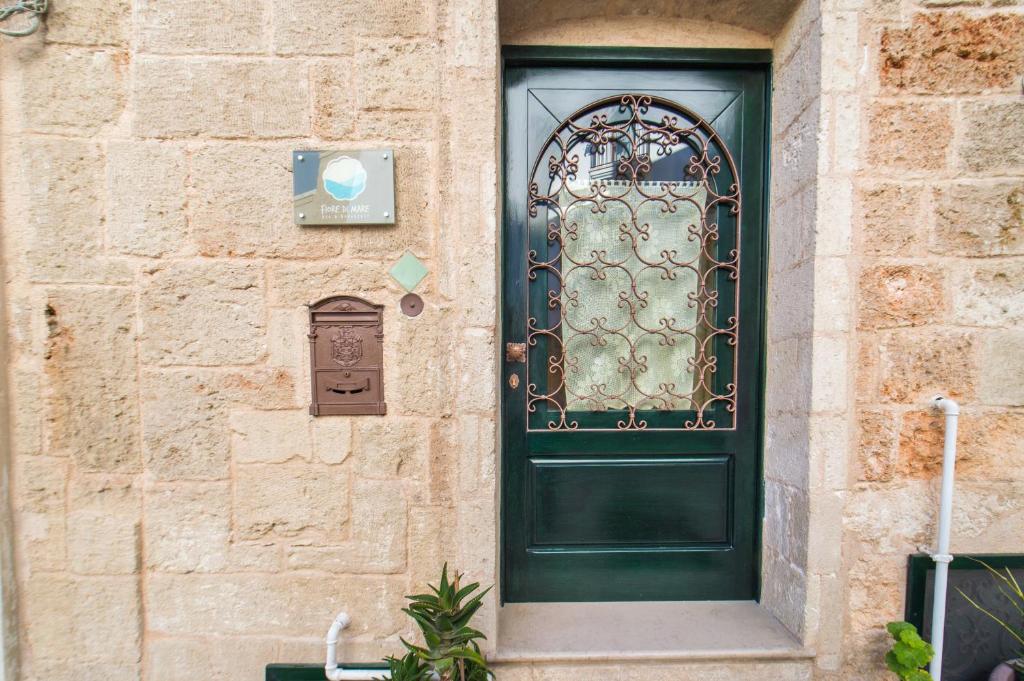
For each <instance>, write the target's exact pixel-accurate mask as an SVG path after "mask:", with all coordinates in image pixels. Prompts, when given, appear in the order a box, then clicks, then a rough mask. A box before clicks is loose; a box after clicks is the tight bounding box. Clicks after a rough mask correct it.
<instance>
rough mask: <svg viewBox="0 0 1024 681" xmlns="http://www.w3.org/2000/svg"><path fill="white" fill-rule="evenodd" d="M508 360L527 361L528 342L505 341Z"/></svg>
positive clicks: (506, 358) (506, 359)
mask: <svg viewBox="0 0 1024 681" xmlns="http://www.w3.org/2000/svg"><path fill="white" fill-rule="evenodd" d="M505 361H506V362H525V361H526V343H505Z"/></svg>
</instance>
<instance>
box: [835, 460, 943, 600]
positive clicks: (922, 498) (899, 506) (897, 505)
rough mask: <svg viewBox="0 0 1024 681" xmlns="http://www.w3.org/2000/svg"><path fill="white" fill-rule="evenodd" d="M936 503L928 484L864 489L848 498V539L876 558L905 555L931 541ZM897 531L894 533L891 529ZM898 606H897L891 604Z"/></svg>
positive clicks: (903, 556)
mask: <svg viewBox="0 0 1024 681" xmlns="http://www.w3.org/2000/svg"><path fill="white" fill-rule="evenodd" d="M934 507H935V502H934V500H933V498H932V495H931V493H930V492H929V487H928V483H927V482H926V481H924V480H914V481H909V482H905V483H902V484H893V485H886V486H879V487H864V488H860V489H857V490H856V491H855V493H853V494H851V495H850V503H849V506H848V508H847V511H846V517H845V519H844V521H845V523H846V528H847V530H849V532H850V533H851V537H852V538H853V539H854V540H856V541H857V542H860V543H861V544H862V545H863V546H864V547H865V548H867V549H868V550H870V551H872V552H875V553H878V554H883V555H884V554H903V555H902V556H901V557H902V558H903V559H904V560H906V554H908V553H914V552H916V551H917V549H918V546H920V545H922V544H923V543H924V542H926V541H928V540H929V539H932V538H933V537H932V531H931V530H932V521H933V518H934V514H935V510H934ZM897 527H898V528H899V532H894V531H893V528H897ZM892 605H894V606H898V602H897V603H896V604H892Z"/></svg>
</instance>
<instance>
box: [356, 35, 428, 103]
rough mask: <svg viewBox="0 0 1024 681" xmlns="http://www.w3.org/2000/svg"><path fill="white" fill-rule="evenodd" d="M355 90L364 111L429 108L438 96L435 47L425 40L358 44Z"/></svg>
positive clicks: (373, 41) (390, 40) (361, 42)
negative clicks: (371, 109)
mask: <svg viewBox="0 0 1024 681" xmlns="http://www.w3.org/2000/svg"><path fill="white" fill-rule="evenodd" d="M355 59H356V70H355V73H356V78H355V81H356V82H355V91H356V92H357V93H358V97H359V105H360V107H361V108H365V109H370V108H373V109H397V110H408V109H412V110H416V109H430V108H431V107H433V106H434V105H436V104H437V102H438V101H439V97H440V79H439V78H438V65H439V63H440V59H439V55H438V50H437V47H436V44H435V43H434V42H432V41H427V40H415V41H403V40H395V39H386V40H372V41H360V42H359V43H357V49H356V53H355Z"/></svg>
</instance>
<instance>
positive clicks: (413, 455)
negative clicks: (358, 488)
mask: <svg viewBox="0 0 1024 681" xmlns="http://www.w3.org/2000/svg"><path fill="white" fill-rule="evenodd" d="M428 433H429V424H428V422H427V421H425V420H422V419H411V418H396V417H393V416H392V417H388V418H386V419H373V420H372V421H371V420H363V421H359V422H357V423H356V428H355V441H354V443H353V447H352V451H353V454H352V465H353V467H354V470H355V472H356V474H357V475H359V476H360V477H363V478H369V479H384V480H387V479H393V478H398V477H402V478H406V477H408V478H413V479H422V478H423V477H424V476H425V475H426V471H427V457H428V456H429V440H428Z"/></svg>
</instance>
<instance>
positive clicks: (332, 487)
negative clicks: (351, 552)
mask: <svg viewBox="0 0 1024 681" xmlns="http://www.w3.org/2000/svg"><path fill="white" fill-rule="evenodd" d="M348 504H349V477H348V471H347V470H345V468H344V467H339V466H323V465H314V464H307V463H295V464H291V463H288V464H276V465H272V466H267V465H263V464H248V465H244V466H238V467H236V469H235V501H234V513H235V528H236V530H237V531H238V533H239V536H240V537H243V538H246V539H256V538H260V537H264V536H267V535H278V536H285V537H291V536H295V535H299V534H303V533H306V532H313V533H316V534H319V535H332V536H339V535H340V534H341V531H342V529H343V528H344V526H345V524H346V523H347V522H348V513H349V511H348Z"/></svg>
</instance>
